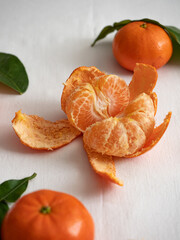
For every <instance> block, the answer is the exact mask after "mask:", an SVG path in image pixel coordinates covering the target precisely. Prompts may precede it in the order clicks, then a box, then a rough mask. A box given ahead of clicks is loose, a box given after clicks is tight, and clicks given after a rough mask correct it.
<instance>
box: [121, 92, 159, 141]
mask: <svg viewBox="0 0 180 240" xmlns="http://www.w3.org/2000/svg"><path fill="white" fill-rule="evenodd" d="M124 114H125V115H126V116H127V117H129V118H131V119H133V120H135V121H136V122H138V125H139V126H140V127H141V129H142V130H143V132H144V133H145V135H146V138H148V137H149V136H150V135H151V133H152V131H153V129H154V125H155V120H154V103H153V101H152V98H151V97H150V96H149V95H147V94H145V93H142V94H140V95H139V96H138V97H136V98H135V99H134V100H133V101H132V102H130V104H129V105H128V106H127V108H126V110H125V112H124Z"/></svg>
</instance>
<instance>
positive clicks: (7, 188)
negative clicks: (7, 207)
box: [0, 173, 37, 202]
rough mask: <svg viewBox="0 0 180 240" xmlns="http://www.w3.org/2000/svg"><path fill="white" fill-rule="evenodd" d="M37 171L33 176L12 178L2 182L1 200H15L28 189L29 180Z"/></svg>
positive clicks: (0, 187) (33, 176) (0, 185)
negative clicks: (18, 178)
mask: <svg viewBox="0 0 180 240" xmlns="http://www.w3.org/2000/svg"><path fill="white" fill-rule="evenodd" d="M36 175H37V174H36V173H34V174H33V175H32V176H30V177H27V178H23V179H20V180H16V179H12V180H8V181H5V182H3V183H2V184H0V202H1V201H6V202H15V201H16V200H17V199H18V198H19V197H20V196H21V195H22V194H23V192H24V191H25V190H26V188H27V186H28V182H29V180H31V179H33V178H35V177H36Z"/></svg>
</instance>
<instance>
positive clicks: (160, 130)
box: [126, 112, 172, 158]
mask: <svg viewBox="0 0 180 240" xmlns="http://www.w3.org/2000/svg"><path fill="white" fill-rule="evenodd" d="M171 115H172V113H171V112H169V113H168V114H167V115H166V118H165V119H164V122H163V123H161V125H159V126H158V127H156V128H154V130H153V133H152V134H151V136H150V137H149V139H148V140H147V141H146V143H145V145H144V147H143V148H142V149H140V150H139V151H138V152H136V153H134V154H130V155H128V156H126V157H129V158H133V157H137V156H140V155H141V154H143V153H145V152H147V151H149V150H151V148H153V147H154V146H155V145H156V144H157V143H158V142H159V140H160V139H161V137H162V136H163V134H164V133H165V131H166V129H167V127H168V125H169V122H170V119H171Z"/></svg>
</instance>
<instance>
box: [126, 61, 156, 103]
mask: <svg viewBox="0 0 180 240" xmlns="http://www.w3.org/2000/svg"><path fill="white" fill-rule="evenodd" d="M157 78H158V74H157V71H156V68H155V67H153V66H151V65H148V64H143V63H136V66H135V68H134V74H133V77H132V80H131V82H130V84H129V91H130V100H132V99H134V98H136V97H137V96H138V95H139V94H141V93H146V94H148V95H150V94H151V93H152V91H153V89H154V87H155V85H156V82H157Z"/></svg>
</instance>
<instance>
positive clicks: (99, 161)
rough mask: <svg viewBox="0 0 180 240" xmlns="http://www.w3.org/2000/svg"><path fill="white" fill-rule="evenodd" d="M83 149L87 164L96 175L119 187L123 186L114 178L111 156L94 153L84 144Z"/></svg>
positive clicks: (114, 171)
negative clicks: (87, 160) (88, 163)
mask: <svg viewBox="0 0 180 240" xmlns="http://www.w3.org/2000/svg"><path fill="white" fill-rule="evenodd" d="M84 148H85V150H86V153H87V156H88V159H89V162H90V164H91V166H92V168H93V170H94V171H95V172H96V173H97V174H99V175H100V176H102V177H104V178H106V179H108V180H109V181H111V182H113V183H115V184H117V185H119V186H123V182H122V181H121V180H119V179H118V178H117V177H116V168H115V164H114V160H113V158H112V156H107V155H102V154H101V153H97V152H94V151H92V150H91V149H90V148H88V147H87V145H85V144H84Z"/></svg>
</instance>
